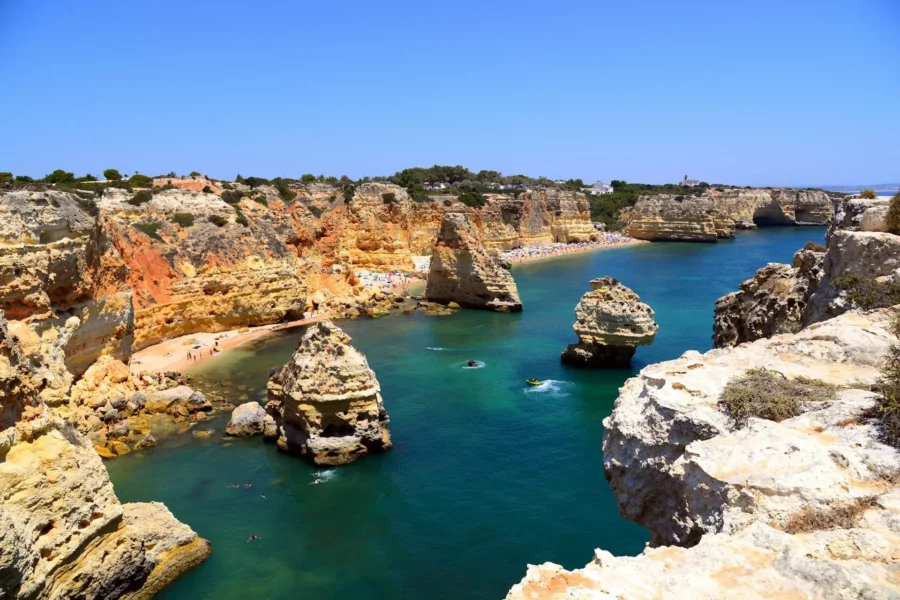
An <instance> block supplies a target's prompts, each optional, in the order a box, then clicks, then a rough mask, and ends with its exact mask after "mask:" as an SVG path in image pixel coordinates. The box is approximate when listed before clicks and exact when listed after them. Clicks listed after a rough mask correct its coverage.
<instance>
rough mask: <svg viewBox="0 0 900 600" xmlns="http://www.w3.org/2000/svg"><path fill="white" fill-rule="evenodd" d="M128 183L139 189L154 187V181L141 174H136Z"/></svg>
mask: <svg viewBox="0 0 900 600" xmlns="http://www.w3.org/2000/svg"><path fill="white" fill-rule="evenodd" d="M128 183H130V184H131V185H133V186H134V187H139V188H148V187H151V186H152V185H153V180H152V179H151V178H149V177H147V176H146V175H141V174H140V173H135V174H134V175H132V176H131V178H130V179H129V180H128Z"/></svg>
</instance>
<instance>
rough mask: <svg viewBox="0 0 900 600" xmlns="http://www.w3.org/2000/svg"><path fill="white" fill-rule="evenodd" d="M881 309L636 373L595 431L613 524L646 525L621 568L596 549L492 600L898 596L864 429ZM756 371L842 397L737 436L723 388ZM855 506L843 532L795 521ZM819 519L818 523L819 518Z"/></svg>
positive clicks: (885, 476) (897, 561)
mask: <svg viewBox="0 0 900 600" xmlns="http://www.w3.org/2000/svg"><path fill="white" fill-rule="evenodd" d="M891 317H892V312H891V311H890V310H880V311H875V312H872V313H869V314H857V313H848V314H845V315H842V316H840V317H837V318H835V319H832V320H829V321H826V322H824V323H818V324H815V325H812V326H810V327H807V328H806V329H804V330H802V331H800V332H799V333H796V334H784V335H776V336H774V337H772V338H771V339H762V340H757V341H755V342H752V343H747V344H741V345H739V346H737V347H734V348H726V349H721V350H712V351H710V352H707V353H705V354H700V353H698V352H693V351H691V352H686V353H685V354H684V355H683V356H682V357H680V358H678V359H676V360H672V361H667V362H663V363H659V364H655V365H650V366H648V367H646V368H645V369H643V370H642V371H641V373H640V374H639V375H638V376H636V377H633V378H631V379H629V380H628V381H627V382H626V383H625V386H624V387H623V388H622V389H621V391H620V395H619V398H618V400H617V401H616V405H615V409H614V410H613V413H612V415H611V416H610V417H608V418H607V419H606V420H605V421H604V427H605V434H604V440H603V454H604V470H605V473H606V477H607V479H608V480H609V481H610V484H611V486H612V488H613V491H614V493H615V495H616V498H617V500H618V503H619V509H620V511H621V512H622V514H623V515H624V516H625V517H627V518H629V519H631V520H633V521H635V522H637V523H639V524H641V525H644V526H645V527H647V528H648V529H649V530H650V532H651V534H652V545H653V546H660V547H655V548H650V549H647V550H645V551H644V552H643V553H642V554H641V555H640V556H637V557H628V558H626V557H623V558H615V557H612V556H611V555H609V554H608V553H606V552H603V551H597V553H596V556H595V559H594V561H593V562H592V563H591V564H590V565H588V566H587V567H586V568H584V569H579V570H576V571H572V572H569V571H565V570H564V569H562V568H561V567H559V566H557V565H553V564H545V565H541V566H539V567H531V568H529V572H528V574H527V576H526V577H525V579H523V581H522V582H521V583H520V584H519V585H517V586H514V587H513V589H512V590H511V591H510V593H509V595H508V596H507V598H508V599H510V600H512V599H515V600H519V599H525V598H530V599H534V598H542V599H547V598H551V599H555V598H560V599H561V598H582V599H587V598H591V599H605V598H635V599H637V598H685V599H687V598H692V599H693V598H703V599H707V598H708V599H714V598H752V599H756V598H759V599H762V598H774V597H784V598H794V597H796V598H828V599H832V598H834V599H842V600H843V599H847V600H850V599H855V598H896V597H900V578H898V574H900V553H898V552H897V548H900V488H898V481H897V479H896V473H897V472H898V469H900V453H898V451H897V450H896V449H894V448H891V447H889V446H886V445H884V444H882V443H881V442H880V441H879V438H878V431H877V423H876V422H875V421H874V420H873V419H869V418H867V417H866V416H865V414H866V412H865V411H866V410H867V409H869V408H870V407H871V406H872V404H873V402H874V394H873V393H872V392H870V391H869V390H868V386H869V385H871V384H872V383H873V382H875V381H876V379H877V378H878V377H879V368H880V366H881V362H882V361H883V359H884V358H885V356H886V353H887V350H888V347H889V345H890V344H892V343H897V339H896V338H895V337H894V336H893V335H892V334H891V333H890V331H889V324H890V320H891ZM753 368H767V369H770V370H775V371H778V372H780V373H783V374H784V375H785V376H786V377H788V378H796V377H800V376H804V377H810V378H814V379H820V380H823V381H825V382H828V383H832V384H836V385H840V386H846V388H842V389H840V390H839V391H838V392H837V395H836V397H835V398H834V400H833V401H830V402H826V403H823V404H822V405H821V406H813V407H810V408H811V410H809V411H808V412H806V413H804V414H801V415H800V416H796V417H793V418H790V419H787V420H785V421H782V422H780V423H776V422H773V421H768V420H763V419H753V418H751V419H750V422H749V423H748V425H747V426H746V427H744V428H738V427H737V426H736V424H735V423H734V422H732V421H731V420H730V419H729V418H728V417H727V416H726V414H725V413H723V412H722V411H721V410H720V409H719V406H718V401H719V399H720V396H721V394H722V391H723V389H724V387H725V385H726V384H727V383H728V381H729V380H731V379H732V378H734V377H738V376H741V375H743V374H744V373H745V372H746V371H747V370H748V369H753ZM850 504H852V505H854V506H858V507H859V509H858V510H857V511H856V513H855V516H854V519H853V521H852V522H851V523H847V522H846V521H845V522H840V521H837V522H834V523H833V524H832V525H830V526H819V527H818V528H817V527H813V528H812V529H810V530H805V529H800V530H793V529H792V528H791V527H792V526H791V523H795V522H796V521H795V520H792V519H795V518H796V517H798V516H799V515H801V514H808V513H809V512H813V513H816V512H817V513H818V514H821V515H824V514H827V513H828V511H832V510H834V509H836V508H840V507H842V506H847V505H850ZM824 521H825V522H826V523H828V522H829V521H828V519H827V518H825V519H824Z"/></svg>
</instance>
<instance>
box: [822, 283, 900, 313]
mask: <svg viewBox="0 0 900 600" xmlns="http://www.w3.org/2000/svg"><path fill="white" fill-rule="evenodd" d="M832 285H834V288H835V289H837V290H839V291H841V292H843V296H844V298H846V299H847V300H849V301H850V302H851V303H852V304H853V306H855V307H857V308H861V309H863V310H872V309H873V308H886V307H888V306H894V305H895V304H900V284H897V283H887V282H885V283H882V282H880V281H876V280H874V279H869V278H868V277H863V276H862V275H841V276H840V277H837V278H836V279H835V280H834V281H833V282H832Z"/></svg>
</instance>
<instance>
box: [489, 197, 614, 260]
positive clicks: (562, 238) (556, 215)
mask: <svg viewBox="0 0 900 600" xmlns="http://www.w3.org/2000/svg"><path fill="white" fill-rule="evenodd" d="M485 198H486V200H487V203H486V204H485V205H484V206H483V207H481V208H479V209H478V210H477V211H476V212H475V214H474V219H475V222H476V225H477V226H478V227H479V229H480V230H481V237H482V240H483V242H484V245H485V246H487V247H488V248H490V249H491V250H497V251H504V250H510V249H512V248H518V247H520V246H540V245H545V244H552V243H555V242H559V243H564V244H568V243H572V242H586V241H590V240H596V239H597V231H596V230H595V229H594V226H593V224H592V223H591V207H590V204H589V203H588V200H587V197H586V196H585V195H584V194H582V193H580V192H569V191H559V190H534V191H528V192H523V193H521V194H519V195H518V197H514V196H509V195H505V194H489V195H488V196H486V197H485Z"/></svg>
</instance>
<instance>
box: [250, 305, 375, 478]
mask: <svg viewBox="0 0 900 600" xmlns="http://www.w3.org/2000/svg"><path fill="white" fill-rule="evenodd" d="M351 341H353V340H352V339H351V338H350V336H349V335H347V334H346V333H344V332H343V331H342V330H341V329H340V328H338V327H337V326H336V325H334V323H332V322H331V321H320V322H318V323H316V324H314V325H312V326H310V327H309V329H307V331H306V333H305V334H303V338H302V339H301V340H300V345H299V346H298V347H297V350H296V351H295V352H294V356H292V357H291V360H290V361H289V362H288V363H287V364H286V365H284V367H282V368H281V369H280V370H279V371H277V372H276V373H275V374H274V375H273V376H272V377H271V378H270V379H269V385H268V397H269V404H268V405H267V407H266V408H267V410H268V412H269V414H273V413H274V416H275V419H276V422H277V440H278V447H279V448H280V449H281V450H283V451H285V452H289V453H291V454H297V455H299V456H302V457H303V458H305V459H307V460H309V461H311V462H313V463H315V464H318V465H346V464H348V463H351V462H353V461H355V460H357V459H360V458H362V457H363V456H366V455H367V454H369V453H372V452H378V451H381V450H387V449H388V448H390V447H391V434H390V432H389V431H388V427H387V425H388V415H387V412H386V411H385V410H384V404H383V402H382V399H381V393H380V392H381V386H380V385H379V384H378V380H377V379H375V373H374V372H373V371H372V369H370V368H369V363H368V362H367V361H366V357H365V356H363V354H362V353H361V352H360V351H359V350H357V349H356V348H354V347H353V346H351V345H350V342H351Z"/></svg>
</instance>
